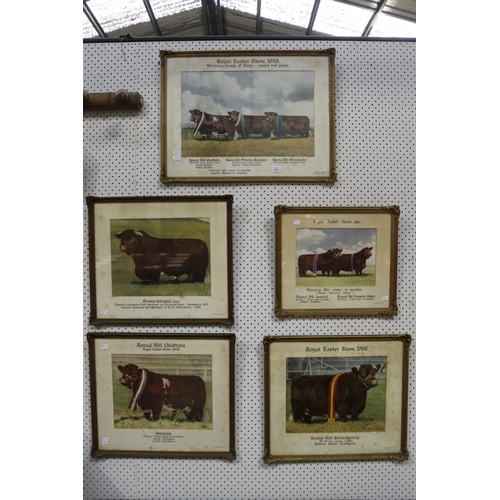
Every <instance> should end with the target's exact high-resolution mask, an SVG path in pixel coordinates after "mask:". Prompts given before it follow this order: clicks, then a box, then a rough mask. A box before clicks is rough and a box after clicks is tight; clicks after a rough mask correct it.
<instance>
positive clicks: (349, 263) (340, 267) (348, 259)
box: [333, 247, 373, 276]
mask: <svg viewBox="0 0 500 500" xmlns="http://www.w3.org/2000/svg"><path fill="white" fill-rule="evenodd" d="M372 249H373V247H369V248H368V247H365V248H363V249H361V250H360V251H359V252H356V253H352V254H351V253H345V254H342V255H341V256H340V257H339V258H338V259H337V261H336V262H335V266H334V267H333V275H334V276H338V275H339V273H340V271H348V272H350V273H354V272H355V273H356V275H357V276H361V273H362V271H363V269H364V268H365V267H366V260H367V259H368V258H369V257H371V255H372Z"/></svg>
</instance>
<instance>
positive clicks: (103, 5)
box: [83, 0, 149, 38]
mask: <svg viewBox="0 0 500 500" xmlns="http://www.w3.org/2000/svg"><path fill="white" fill-rule="evenodd" d="M87 5H88V6H89V7H90V9H91V10H92V12H93V13H94V16H95V17H96V19H97V20H98V21H99V24H100V25H101V27H102V29H103V30H104V33H109V32H111V31H115V30H119V29H122V28H126V27H128V26H132V25H133V24H138V23H144V22H146V21H149V16H148V13H147V11H146V9H145V8H144V2H143V1H142V0H87ZM83 36H84V38H85V37H87V38H88V37H93V36H96V32H95V30H94V28H92V33H91V34H89V35H86V34H85V26H84V33H83Z"/></svg>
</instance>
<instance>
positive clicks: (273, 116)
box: [189, 109, 311, 140]
mask: <svg viewBox="0 0 500 500" xmlns="http://www.w3.org/2000/svg"><path fill="white" fill-rule="evenodd" d="M189 112H190V113H191V117H190V120H191V121H192V122H194V124H195V129H194V135H201V136H204V137H206V138H207V140H210V138H211V137H212V135H214V134H216V135H217V136H219V137H220V136H223V137H225V138H227V139H229V140H233V139H234V138H235V135H236V133H238V137H239V138H243V139H246V138H248V137H250V135H253V136H260V135H261V136H262V137H265V138H269V137H271V134H274V138H275V139H286V138H287V137H288V136H299V137H309V133H310V128H311V125H310V121H309V117H307V116H291V115H279V114H278V113H275V112H274V111H265V112H264V115H244V114H242V113H240V112H239V111H228V112H227V115H213V114H211V113H207V112H206V111H201V110H199V109H190V110H189Z"/></svg>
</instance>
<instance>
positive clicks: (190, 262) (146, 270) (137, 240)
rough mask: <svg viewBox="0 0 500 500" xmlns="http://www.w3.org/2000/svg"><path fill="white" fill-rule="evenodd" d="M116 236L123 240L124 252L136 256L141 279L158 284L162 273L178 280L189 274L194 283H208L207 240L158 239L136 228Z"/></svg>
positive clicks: (137, 274) (133, 257)
mask: <svg viewBox="0 0 500 500" xmlns="http://www.w3.org/2000/svg"><path fill="white" fill-rule="evenodd" d="M115 236H116V237H117V238H118V239H119V240H120V251H121V252H124V253H126V254H127V255H130V256H131V257H132V259H133V261H134V264H135V275H136V276H137V277H138V278H139V279H140V280H143V281H146V282H151V284H153V285H158V284H159V283H160V275H161V273H164V274H165V275H166V276H168V277H169V278H170V279H171V280H172V281H174V283H178V279H179V277H180V276H182V275H183V274H187V276H188V280H189V282H190V283H204V282H205V280H206V279H207V277H208V273H207V268H208V263H209V257H208V247H207V244H206V243H205V242H204V241H203V240H199V239H194V238H155V237H153V236H150V235H149V234H148V233H146V231H136V230H134V229H126V230H125V231H122V232H120V233H116V234H115Z"/></svg>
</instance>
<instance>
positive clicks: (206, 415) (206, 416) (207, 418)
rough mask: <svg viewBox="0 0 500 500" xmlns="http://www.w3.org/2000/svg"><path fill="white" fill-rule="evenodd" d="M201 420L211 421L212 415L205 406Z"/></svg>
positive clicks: (206, 422)
mask: <svg viewBox="0 0 500 500" xmlns="http://www.w3.org/2000/svg"><path fill="white" fill-rule="evenodd" d="M201 421H202V422H204V423H205V424H208V423H209V422H210V415H209V414H208V411H207V409H206V408H203V416H202V417H201Z"/></svg>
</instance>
